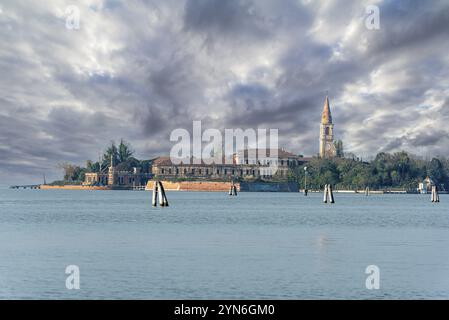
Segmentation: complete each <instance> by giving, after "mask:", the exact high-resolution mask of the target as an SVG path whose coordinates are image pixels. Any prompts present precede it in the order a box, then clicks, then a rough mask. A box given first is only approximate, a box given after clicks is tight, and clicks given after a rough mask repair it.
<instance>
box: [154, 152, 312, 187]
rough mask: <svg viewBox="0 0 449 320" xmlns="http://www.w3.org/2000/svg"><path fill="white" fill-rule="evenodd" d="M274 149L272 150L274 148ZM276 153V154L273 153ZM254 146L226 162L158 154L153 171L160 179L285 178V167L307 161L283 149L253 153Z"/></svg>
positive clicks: (286, 169) (307, 159)
mask: <svg viewBox="0 0 449 320" xmlns="http://www.w3.org/2000/svg"><path fill="white" fill-rule="evenodd" d="M273 151H275V152H273ZM276 153H277V156H275V155H276ZM253 154H257V150H255V151H254V152H253V150H245V151H240V152H237V153H236V154H235V155H234V156H233V159H232V161H229V162H232V163H229V164H226V163H225V164H215V163H213V164H206V163H204V162H202V163H201V164H192V162H193V161H190V163H182V162H181V163H180V164H174V163H173V162H172V161H171V159H170V158H169V157H160V158H157V159H156V160H154V161H153V165H152V174H153V175H155V176H157V177H158V178H161V179H170V178H172V179H173V178H178V179H187V180H188V179H203V180H231V179H244V178H250V179H262V180H272V179H274V178H276V179H280V180H286V179H287V177H288V171H289V169H291V168H295V167H297V166H299V165H302V164H304V163H306V162H308V161H310V160H311V159H310V158H304V157H300V156H296V155H294V154H292V153H290V152H287V151H285V150H282V149H278V150H267V156H263V157H260V156H259V157H257V156H256V157H254V156H252V155H253Z"/></svg>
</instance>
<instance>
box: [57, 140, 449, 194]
mask: <svg viewBox="0 0 449 320" xmlns="http://www.w3.org/2000/svg"><path fill="white" fill-rule="evenodd" d="M133 155H134V150H133V149H132V147H131V145H130V144H129V143H128V142H126V141H124V140H123V139H121V140H120V143H119V144H118V145H116V144H115V143H114V142H113V141H111V144H110V145H109V146H108V147H107V148H106V149H105V151H104V153H103V155H102V157H101V160H100V161H97V162H93V161H91V160H88V161H87V162H86V166H84V167H82V166H78V165H74V164H70V163H63V164H61V165H60V168H62V169H63V171H64V179H63V180H62V181H55V182H53V183H51V185H61V186H62V185H68V184H73V185H77V184H81V183H82V182H83V181H84V178H85V174H86V173H88V172H100V171H101V172H107V170H108V167H109V165H110V163H111V159H112V161H113V163H114V166H115V167H116V169H117V170H118V171H132V169H133V168H140V170H141V172H150V171H151V164H152V160H143V161H141V160H138V159H136V158H135V157H134V156H133ZM304 167H307V188H308V189H321V188H322V187H323V186H324V185H325V184H332V185H334V186H335V188H337V189H349V190H355V189H359V190H361V189H364V188H366V187H370V188H371V189H405V190H412V189H416V188H417V186H418V184H419V183H420V182H422V181H423V180H424V179H426V177H430V178H431V179H432V181H433V182H434V183H436V184H437V185H438V186H439V187H440V188H441V189H442V190H449V159H448V158H443V157H436V158H433V159H431V160H424V159H420V158H418V157H415V156H412V155H410V154H408V153H407V152H404V151H402V152H396V153H393V154H390V153H379V154H377V156H376V157H375V158H374V160H372V161H369V162H367V161H362V160H360V159H357V158H356V157H355V156H353V155H350V156H349V157H348V156H346V157H343V154H340V156H338V157H336V158H333V159H320V158H314V159H313V160H312V161H310V162H308V163H307V164H305V165H303V166H300V167H297V168H292V169H290V170H289V175H288V178H287V180H288V181H289V182H296V183H298V185H299V187H300V188H304V183H305V179H304V178H305V170H304ZM173 180H174V181H188V180H192V179H191V178H188V177H184V178H183V177H179V178H174V179H173ZM223 181H224V180H223ZM236 181H248V182H259V181H262V180H260V179H258V178H255V177H252V176H247V177H244V178H240V179H238V178H237V179H236ZM271 181H273V182H282V181H285V178H284V177H279V176H274V177H273V179H272V180H271Z"/></svg>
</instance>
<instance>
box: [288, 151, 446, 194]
mask: <svg viewBox="0 0 449 320" xmlns="http://www.w3.org/2000/svg"><path fill="white" fill-rule="evenodd" d="M304 167H307V188H309V189H320V188H322V186H323V185H324V184H327V183H329V184H332V185H334V186H335V187H336V188H338V189H350V190H354V189H359V190H360V189H364V188H366V187H370V188H372V189H395V188H398V189H399V188H400V189H405V190H412V189H415V190H416V188H417V187H418V184H419V183H420V182H422V181H423V180H424V179H426V177H430V178H431V179H432V180H433V182H434V183H435V184H437V185H438V186H439V187H440V188H441V189H442V190H449V159H448V158H442V157H438V158H433V159H432V160H423V159H419V158H417V157H414V156H412V155H410V154H408V153H406V152H404V151H402V152H397V153H393V154H390V153H379V154H378V155H377V156H376V157H375V158H374V160H372V161H369V162H365V161H361V160H358V159H355V158H354V157H353V158H339V157H337V158H333V159H319V158H315V159H313V160H312V161H311V162H309V163H307V164H306V165H303V166H301V167H298V168H295V169H292V170H291V171H290V174H289V181H295V182H298V184H299V185H300V188H304V183H305V180H304V175H305V170H304Z"/></svg>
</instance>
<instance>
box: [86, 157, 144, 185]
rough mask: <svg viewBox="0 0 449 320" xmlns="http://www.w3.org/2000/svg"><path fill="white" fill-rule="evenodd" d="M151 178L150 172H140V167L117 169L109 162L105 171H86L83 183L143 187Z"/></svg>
mask: <svg viewBox="0 0 449 320" xmlns="http://www.w3.org/2000/svg"><path fill="white" fill-rule="evenodd" d="M151 178H152V174H151V173H143V172H140V168H133V170H132V171H119V170H116V167H115V166H114V165H113V163H111V165H110V166H109V167H108V171H107V172H89V173H86V176H85V179H84V183H83V185H85V186H109V187H111V188H114V187H120V188H132V187H144V186H145V185H146V184H147V182H148V180H150V179H151Z"/></svg>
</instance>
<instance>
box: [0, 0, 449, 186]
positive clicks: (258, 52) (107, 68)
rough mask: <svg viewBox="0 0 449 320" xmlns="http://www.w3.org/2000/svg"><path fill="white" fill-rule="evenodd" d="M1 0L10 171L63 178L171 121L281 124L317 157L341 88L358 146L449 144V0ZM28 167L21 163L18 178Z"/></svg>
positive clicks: (364, 149)
mask: <svg viewBox="0 0 449 320" xmlns="http://www.w3.org/2000/svg"><path fill="white" fill-rule="evenodd" d="M72 4H73V3H71V2H70V3H69V2H68V1H65V0H60V1H57V2H54V3H52V4H49V3H44V2H35V3H30V2H29V1H4V2H3V3H2V4H1V5H0V40H1V41H2V43H4V44H6V45H4V46H2V47H1V48H0V73H1V74H2V75H4V76H3V77H2V78H1V79H0V93H1V94H0V125H1V126H0V178H1V179H2V181H6V180H5V179H9V180H14V179H15V178H14V177H16V178H17V179H27V178H28V179H31V180H33V179H39V180H40V179H41V176H42V172H43V171H45V172H50V173H49V174H50V175H52V176H53V177H55V178H57V174H59V172H58V171H57V170H56V169H55V168H56V166H57V164H58V163H60V162H63V161H71V162H75V163H78V164H82V163H83V162H84V161H85V160H86V159H96V158H97V157H98V153H99V152H100V151H101V150H100V149H102V148H103V147H104V146H105V145H106V144H107V143H109V142H110V140H118V139H120V138H122V137H123V138H125V139H127V140H129V141H131V142H132V143H133V145H134V148H135V149H136V152H137V156H138V157H140V158H152V157H155V156H158V155H160V154H166V153H168V151H169V150H170V147H171V145H172V144H171V143H170V141H169V136H170V132H171V131H172V130H173V129H175V128H185V129H187V130H189V131H191V128H192V121H193V120H202V121H203V128H204V129H206V128H217V129H220V130H223V129H224V128H258V127H261V128H278V129H279V133H280V137H279V138H280V143H281V146H282V147H285V148H286V149H289V150H291V151H293V152H295V153H301V154H305V155H314V154H316V153H317V151H318V149H317V141H318V131H319V120H320V115H321V110H322V106H323V103H324V96H325V95H326V91H328V93H329V96H330V98H331V108H332V112H333V118H334V122H335V130H336V133H337V135H338V138H342V139H343V140H344V143H345V146H346V149H347V151H350V152H354V153H356V154H361V155H364V156H365V155H372V154H374V153H375V152H378V151H382V150H385V151H397V150H400V149H406V150H409V151H411V152H416V151H417V150H422V152H423V153H424V152H425V153H426V154H433V153H438V154H442V155H449V149H448V147H447V146H448V145H449V144H448V141H447V130H446V123H447V120H448V118H449V113H448V103H447V101H448V99H447V88H448V87H449V83H448V80H447V79H449V74H448V73H449V70H448V64H449V60H448V58H447V52H448V51H449V31H448V30H449V29H448V27H447V26H448V25H447V23H448V21H449V16H448V14H449V3H447V1H434V2H432V4H429V3H427V2H424V1H380V2H379V3H378V6H379V8H380V14H381V17H380V18H381V19H380V21H381V26H380V27H381V28H380V30H375V31H372V30H368V29H366V28H365V26H364V18H365V16H366V13H365V5H368V4H371V3H366V4H364V3H363V2H360V1H350V0H345V1H330V0H329V1H293V0H292V1H282V2H280V1H270V0H260V1H259V0H258V1H250V0H230V1H218V0H208V1H206V0H187V1H181V2H179V1H164V2H160V1H145V2H143V1H142V2H140V1H138V2H124V1H118V0H109V1H100V0H98V1H89V0H85V1H80V2H77V4H76V5H77V6H78V8H79V9H80V13H81V15H80V18H81V20H80V29H79V30H77V31H71V30H68V29H66V28H65V13H64V12H65V8H66V7H67V6H68V5H72ZM12 173H15V174H12Z"/></svg>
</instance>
